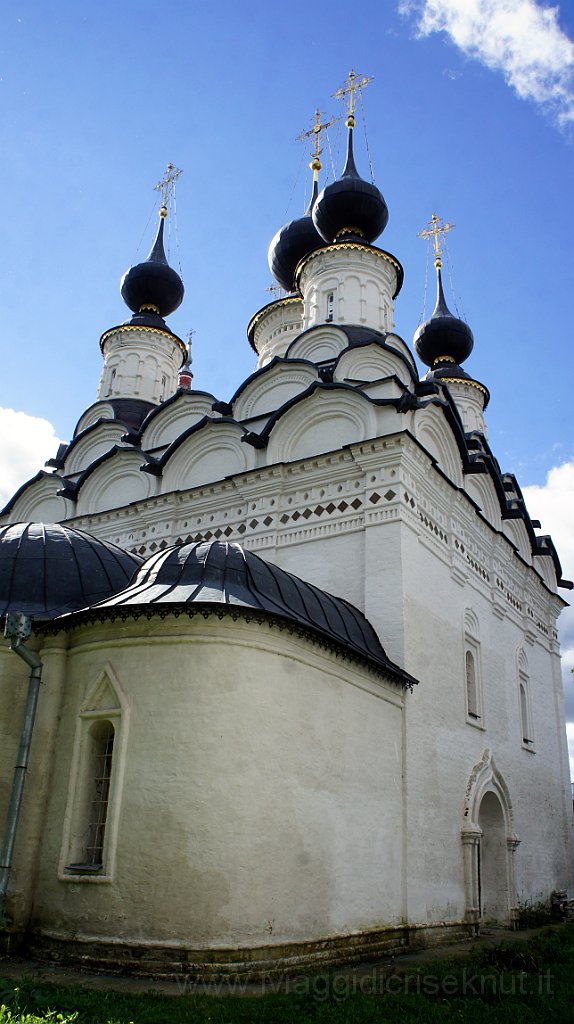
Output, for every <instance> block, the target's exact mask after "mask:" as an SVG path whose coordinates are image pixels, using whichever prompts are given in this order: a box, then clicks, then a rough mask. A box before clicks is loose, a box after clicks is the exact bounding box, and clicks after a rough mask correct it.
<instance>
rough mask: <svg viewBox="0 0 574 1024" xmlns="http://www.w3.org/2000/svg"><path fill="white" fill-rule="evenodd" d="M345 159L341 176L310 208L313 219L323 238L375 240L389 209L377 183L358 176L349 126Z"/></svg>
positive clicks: (332, 239) (381, 229)
mask: <svg viewBox="0 0 574 1024" xmlns="http://www.w3.org/2000/svg"><path fill="white" fill-rule="evenodd" d="M348 131H349V134H348V142H347V161H346V163H345V169H344V171H343V173H342V175H341V177H340V178H338V179H337V181H334V182H333V183H332V184H331V185H327V186H326V187H325V188H324V189H323V191H322V192H321V194H320V196H319V198H318V199H317V202H316V203H315V206H314V208H313V223H314V224H315V227H316V228H317V231H318V232H319V234H320V235H321V237H322V238H324V239H325V241H326V242H329V243H331V242H334V241H335V239H337V238H338V239H339V240H343V238H344V237H349V238H352V237H355V236H356V237H357V238H358V239H359V240H360V241H365V240H366V241H367V242H374V241H375V238H378V236H379V235H380V234H381V233H382V232H383V231H384V230H385V228H386V226H387V221H388V219H389V211H388V208H387V204H386V203H385V200H384V199H383V196H382V195H381V193H380V192H379V189H378V188H377V186H376V185H372V184H371V182H370V181H365V180H364V178H361V176H360V174H359V172H358V171H357V168H356V166H355V159H354V156H353V128H352V127H349V129H348Z"/></svg>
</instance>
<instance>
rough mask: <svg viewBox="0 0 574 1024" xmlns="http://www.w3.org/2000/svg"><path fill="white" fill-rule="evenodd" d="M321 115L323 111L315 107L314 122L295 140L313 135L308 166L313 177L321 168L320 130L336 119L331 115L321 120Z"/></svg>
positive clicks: (301, 139)
mask: <svg viewBox="0 0 574 1024" xmlns="http://www.w3.org/2000/svg"><path fill="white" fill-rule="evenodd" d="M323 115H324V111H321V110H319V109H317V110H316V111H315V121H314V123H313V124H312V125H311V127H310V128H309V129H308V131H306V132H305V131H303V132H301V133H300V134H299V135H298V136H297V140H298V141H300V142H304V141H305V139H308V138H310V137H311V136H314V138H313V159H312V160H311V163H310V164H309V167H310V168H311V170H312V171H313V176H314V177H315V178H316V177H317V175H318V174H319V171H320V170H321V167H322V166H323V165H322V163H321V159H320V157H321V153H322V152H323V150H322V148H321V146H320V138H321V132H322V131H326V130H327V128H330V127H331V125H333V124H335V122H336V120H337V118H336V117H331V118H329V120H328V121H321V117H322V116H323Z"/></svg>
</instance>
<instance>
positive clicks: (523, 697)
mask: <svg viewBox="0 0 574 1024" xmlns="http://www.w3.org/2000/svg"><path fill="white" fill-rule="evenodd" d="M527 685H528V683H527V681H526V679H525V678H524V677H521V679H520V725H521V727H522V742H523V743H527V744H531V743H532V736H531V728H530V715H529V714H528V694H527Z"/></svg>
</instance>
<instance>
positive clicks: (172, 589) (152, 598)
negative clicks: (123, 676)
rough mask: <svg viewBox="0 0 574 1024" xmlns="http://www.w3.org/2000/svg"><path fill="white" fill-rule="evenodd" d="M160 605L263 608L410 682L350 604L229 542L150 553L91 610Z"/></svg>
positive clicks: (213, 542)
mask: <svg viewBox="0 0 574 1024" xmlns="http://www.w3.org/2000/svg"><path fill="white" fill-rule="evenodd" d="M166 604H168V605H179V606H182V605H195V604H200V605H219V606H224V607H226V608H227V609H228V610H229V611H233V610H239V609H253V610H256V611H258V612H265V613H267V614H269V615H271V616H273V617H275V616H276V617H278V618H280V619H282V620H287V621H288V622H291V623H294V624H296V625H297V626H299V627H300V628H301V629H303V630H305V631H308V632H310V633H312V634H314V635H318V636H319V637H322V638H324V639H325V640H327V641H329V642H330V643H331V644H333V645H334V646H336V647H337V648H338V649H340V650H342V651H343V652H344V653H346V654H347V655H352V656H354V657H356V658H359V659H360V660H361V661H364V662H365V661H366V662H368V663H369V665H370V666H371V667H374V668H377V669H378V670H379V671H381V670H383V671H384V672H385V673H386V674H387V675H389V674H390V675H391V676H393V677H394V678H395V681H396V682H399V683H400V684H401V685H403V686H412V684H413V683H414V682H416V680H414V679H413V678H412V677H411V676H409V675H408V674H407V673H406V672H403V670H402V669H400V668H399V667H398V666H397V665H395V664H393V662H392V661H390V660H389V659H388V658H387V655H386V654H385V651H384V649H383V647H382V645H381V643H380V641H379V638H378V637H377V634H376V633H375V630H374V629H373V627H372V626H371V624H370V623H369V622H368V621H367V619H366V618H365V616H364V615H363V614H362V612H360V611H359V610H358V609H357V608H355V607H354V606H353V605H352V604H349V603H348V601H345V600H343V599H342V598H340V597H334V596H333V595H332V594H327V593H326V592H325V591H323V590H320V589H319V587H315V586H313V585H312V584H310V583H306V582H305V581H304V580H301V579H299V578H298V577H297V576H293V575H292V574H291V573H289V572H286V571H285V570H284V569H280V568H279V567H278V566H276V565H272V564H271V563H270V562H266V561H265V560H264V559H263V558H260V557H259V556H258V555H256V554H254V553H253V552H252V551H245V550H244V549H243V548H242V547H241V545H240V544H237V543H229V542H227V541H219V540H212V541H209V542H199V543H195V544H185V545H182V546H179V547H174V548H168V549H166V550H165V551H161V552H158V553H157V554H155V555H153V556H152V557H151V558H148V559H147V560H146V561H145V562H144V563H143V565H142V566H141V568H140V569H139V571H138V572H137V574H136V576H135V577H134V579H133V580H132V582H131V584H130V585H129V586H128V587H126V588H125V589H124V590H123V591H121V593H117V594H114V595H113V596H112V597H109V598H106V599H105V600H103V601H100V602H99V604H98V605H96V606H95V607H93V608H92V609H91V611H92V612H99V613H101V612H104V611H105V610H107V611H109V612H110V613H112V614H113V611H114V609H117V610H118V611H120V609H121V612H122V614H125V612H126V610H127V609H128V608H132V609H133V610H134V611H135V609H136V608H138V607H139V608H141V607H142V606H146V607H148V609H149V606H157V605H163V606H164V611H167V609H165V605H166ZM158 610H159V609H158ZM83 614H87V612H86V613H82V615H83ZM75 618H76V617H75V616H74V619H75Z"/></svg>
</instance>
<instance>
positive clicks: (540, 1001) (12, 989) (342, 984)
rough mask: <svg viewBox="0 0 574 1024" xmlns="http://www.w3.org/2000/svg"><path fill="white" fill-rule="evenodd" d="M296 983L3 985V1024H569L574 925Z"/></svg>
mask: <svg viewBox="0 0 574 1024" xmlns="http://www.w3.org/2000/svg"><path fill="white" fill-rule="evenodd" d="M290 985H291V991H290V992H288V993H279V992H271V993H270V994H267V995H265V996H252V995H249V996H244V997H242V998H237V997H234V996H229V995H223V994H222V995H220V996H216V997H214V996H208V995H205V994H201V993H200V992H197V991H196V992H195V993H191V992H187V993H185V994H181V995H179V996H166V995H161V994H159V993H154V992H153V991H151V990H150V991H149V992H147V993H144V994H137V995H135V994H127V993H121V992H102V991H92V990H89V989H86V988H83V987H69V988H68V987H65V988H64V987H60V986H56V985H48V984H44V982H41V983H40V982H37V981H35V980H34V979H27V980H25V981H21V982H20V983H19V984H18V986H15V985H14V983H13V982H9V981H7V980H2V979H0V1003H1V1004H2V1006H1V1009H0V1024H131V1022H133V1024H180V1022H181V1024H183V1022H185V1024H199V1022H201V1024H244V1022H245V1024H247V1022H249V1024H260V1022H261V1024H263V1022H264V1024H340V1022H343V1021H345V1022H351V1024H379V1022H381V1024H387V1022H388V1024H403V1022H404V1024H409V1022H416V1024H421V1022H427V1021H429V1022H436V1024H442V1022H449V1024H450V1022H453V1021H468V1022H470V1024H474V1022H476V1024H484V1022H485V1021H486V1020H488V1024H509V1022H510V1021H512V1022H515V1021H516V1020H520V1024H535V1022H536V1024H537V1022H540V1024H549V1022H552V1021H560V1022H567V1021H570V1020H572V1019H573V1016H574V1015H573V1010H572V1006H573V999H574V925H572V924H566V925H561V926H558V927H555V928H552V929H547V930H546V931H544V932H542V933H541V934H539V935H538V936H536V937H535V938H534V939H532V940H531V941H530V942H527V943H524V942H521V943H514V944H513V943H512V942H508V943H504V944H503V945H500V946H496V947H493V948H484V949H478V950H475V951H473V952H471V953H470V954H469V955H468V956H467V957H465V958H464V959H456V960H450V961H445V960H440V961H428V962H426V963H421V964H420V965H419V966H418V967H417V968H410V969H409V970H408V971H407V972H406V973H403V972H401V971H398V970H397V969H395V968H393V967H388V966H387V967H383V966H381V967H380V968H378V969H376V970H373V971H370V972H366V973H364V974H363V975H362V976H361V977H353V976H351V975H345V974H344V973H343V972H339V971H336V970H333V971H326V972H323V973H316V974H310V975H308V976H306V977H299V978H293V979H291V983H290ZM182 988H183V983H182ZM223 991H224V988H223ZM239 991H240V989H239Z"/></svg>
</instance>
